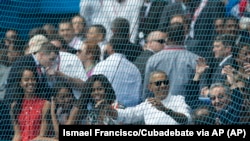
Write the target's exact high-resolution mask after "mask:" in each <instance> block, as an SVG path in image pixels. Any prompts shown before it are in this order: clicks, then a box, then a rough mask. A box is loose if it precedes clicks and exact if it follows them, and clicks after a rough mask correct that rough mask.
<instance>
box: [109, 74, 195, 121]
mask: <svg viewBox="0 0 250 141" xmlns="http://www.w3.org/2000/svg"><path fill="white" fill-rule="evenodd" d="M148 88H149V90H150V91H151V92H152V93H153V94H154V96H153V97H151V98H148V99H146V100H145V101H144V102H142V103H141V104H139V105H137V106H135V107H128V108H126V109H116V110H110V109H108V110H109V111H108V112H109V114H110V115H111V116H112V117H113V119H116V120H117V121H119V122H122V123H124V124H136V123H140V122H144V123H145V124H146V125H183V124H188V123H190V121H191V115H190V113H191V112H190V107H189V106H188V105H187V104H186V103H185V98H184V97H183V96H181V95H178V96H177V95H170V93H169V80H168V76H167V75H166V73H165V72H164V71H161V70H157V71H154V72H152V73H151V75H150V81H149V84H148ZM110 111H112V112H110Z"/></svg>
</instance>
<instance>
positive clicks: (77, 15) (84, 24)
mask: <svg viewBox="0 0 250 141" xmlns="http://www.w3.org/2000/svg"><path fill="white" fill-rule="evenodd" d="M75 17H80V18H82V19H83V22H82V24H83V26H84V27H86V25H87V24H86V19H85V18H84V17H82V16H81V15H80V14H76V15H74V16H73V17H72V18H71V23H72V20H73V19H74V18H75Z"/></svg>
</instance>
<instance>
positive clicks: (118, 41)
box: [109, 36, 128, 55]
mask: <svg viewBox="0 0 250 141" xmlns="http://www.w3.org/2000/svg"><path fill="white" fill-rule="evenodd" d="M109 44H110V45H111V46H112V48H113V50H114V51H115V52H116V53H121V54H124V55H126V50H127V46H128V40H126V39H124V38H123V37H120V36H112V37H111V39H110V40H109Z"/></svg>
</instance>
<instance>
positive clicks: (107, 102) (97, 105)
mask: <svg viewBox="0 0 250 141" xmlns="http://www.w3.org/2000/svg"><path fill="white" fill-rule="evenodd" d="M85 84H86V85H85V91H84V93H83V94H82V97H81V98H80V103H79V107H83V106H82V104H84V103H87V105H86V106H85V108H86V107H87V108H86V109H84V108H81V113H80V115H81V119H84V120H83V122H82V124H87V125H110V124H117V123H114V122H113V120H112V119H111V118H110V117H109V116H107V115H106V109H109V107H112V108H123V107H122V106H121V105H119V104H117V102H116V95H115V91H114V89H113V87H112V85H111V83H110V82H109V80H108V79H107V77H106V76H104V75H102V74H99V75H92V76H91V77H89V78H88V80H87V81H86V83H85Z"/></svg>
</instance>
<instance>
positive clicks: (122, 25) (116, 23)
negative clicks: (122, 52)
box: [111, 17, 130, 38]
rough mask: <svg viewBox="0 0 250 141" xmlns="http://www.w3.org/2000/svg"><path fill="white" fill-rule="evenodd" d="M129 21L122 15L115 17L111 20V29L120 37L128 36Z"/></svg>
mask: <svg viewBox="0 0 250 141" xmlns="http://www.w3.org/2000/svg"><path fill="white" fill-rule="evenodd" d="M129 28H130V23H129V21H128V20H127V19H125V18H122V17H117V18H116V19H114V20H113V21H112V24H111V29H112V31H113V34H114V35H118V36H121V37H127V38H128V37H129Z"/></svg>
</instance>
